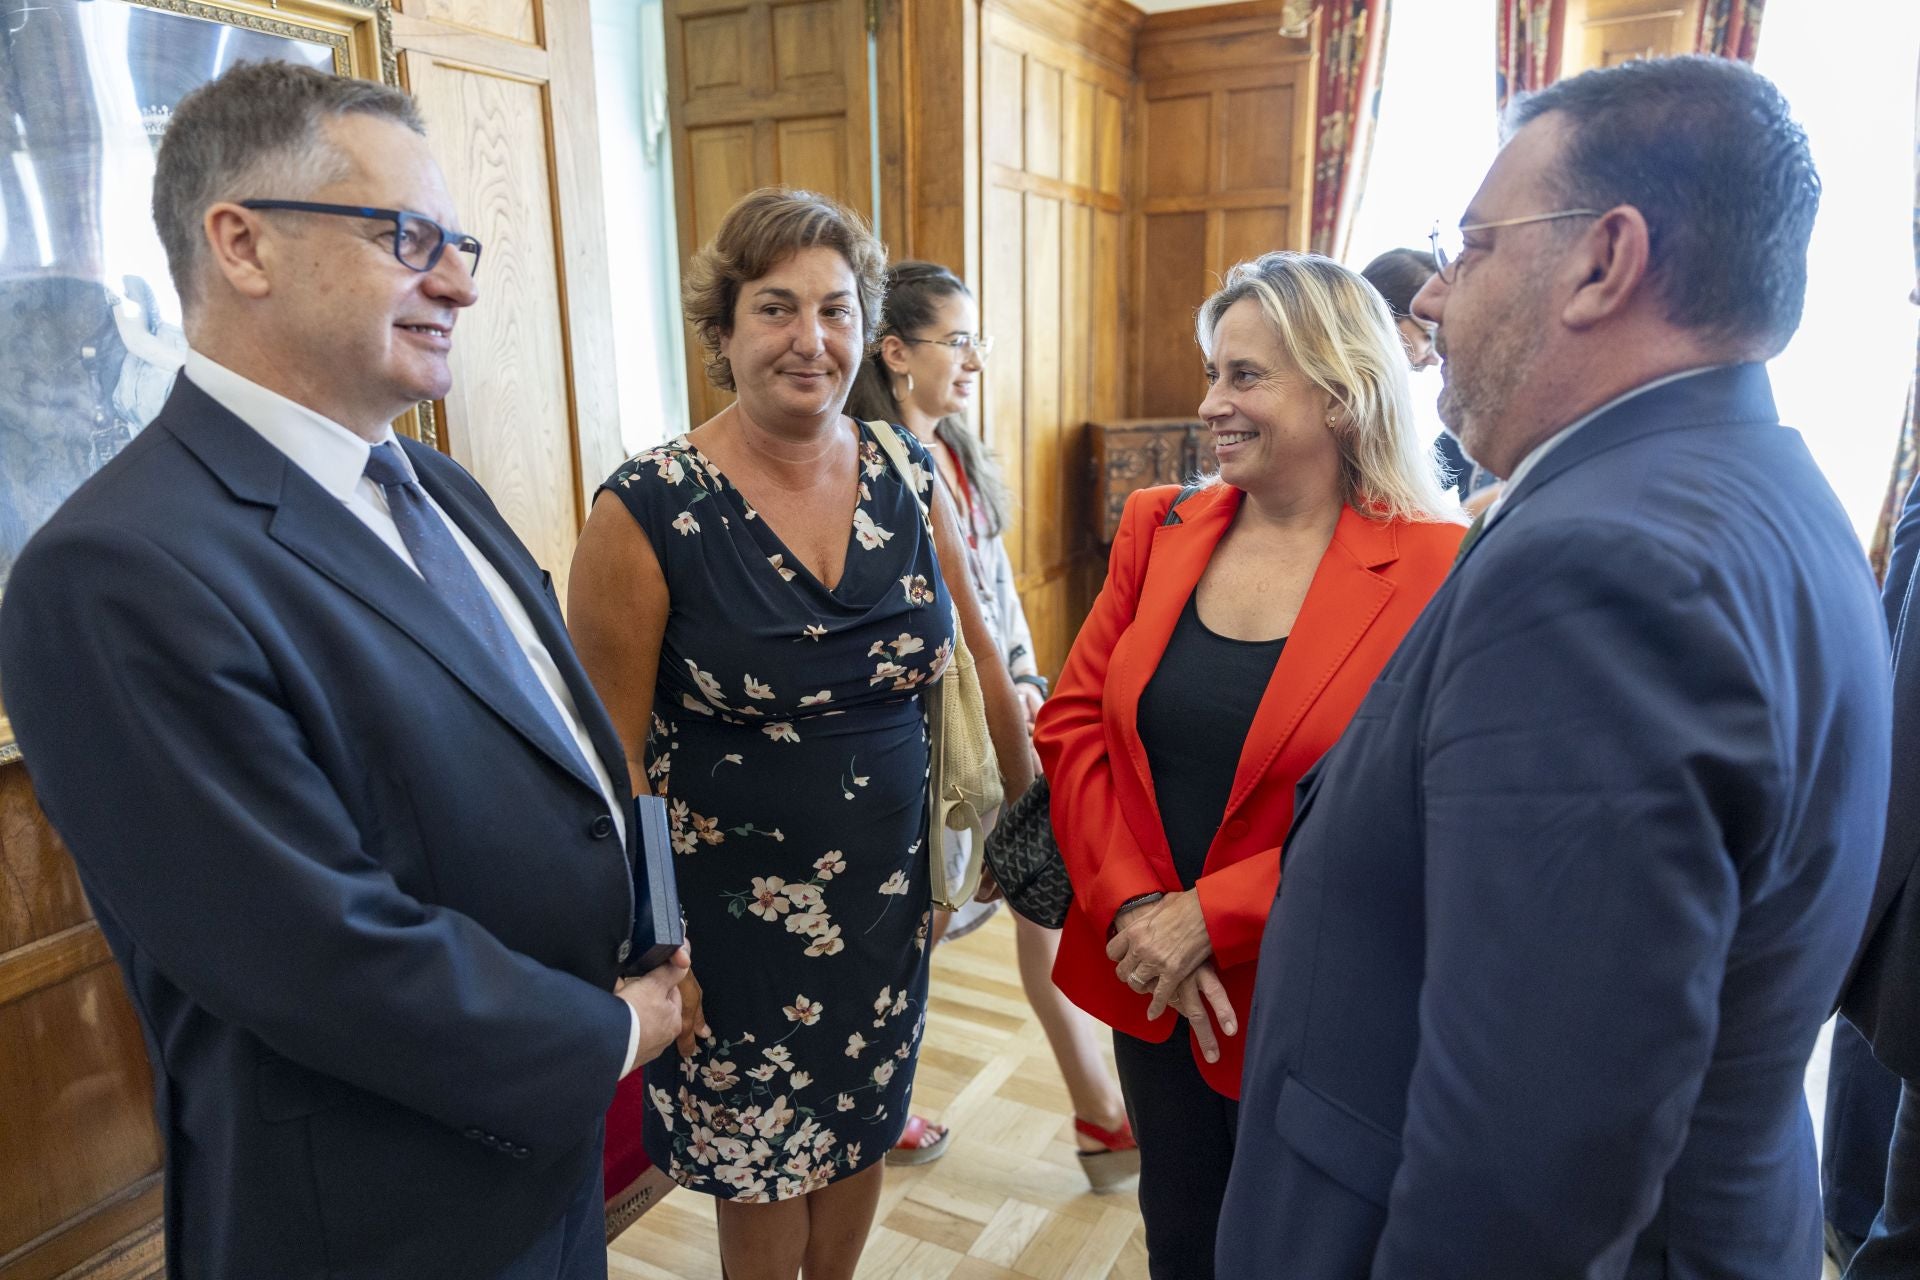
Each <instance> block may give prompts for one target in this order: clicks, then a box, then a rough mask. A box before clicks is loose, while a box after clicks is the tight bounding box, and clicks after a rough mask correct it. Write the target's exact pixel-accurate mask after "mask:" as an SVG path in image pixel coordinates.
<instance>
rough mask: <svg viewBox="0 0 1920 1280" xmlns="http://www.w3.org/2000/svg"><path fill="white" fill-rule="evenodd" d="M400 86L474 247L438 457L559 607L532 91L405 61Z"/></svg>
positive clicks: (541, 181)
mask: <svg viewBox="0 0 1920 1280" xmlns="http://www.w3.org/2000/svg"><path fill="white" fill-rule="evenodd" d="M407 79H408V82H409V84H410V85H411V86H412V89H413V94H414V97H415V98H417V99H418V100H419V102H420V108H421V111H422V112H423V113H424V114H425V116H426V118H427V123H428V128H429V129H431V130H435V132H436V134H437V135H438V136H440V137H443V138H444V137H446V136H447V135H448V134H453V135H454V136H455V137H456V138H457V139H458V142H457V143H456V144H454V145H449V144H447V143H445V142H443V143H442V144H441V146H440V148H439V151H440V161H441V166H442V167H443V168H444V169H445V170H446V171H447V181H448V183H449V185H451V187H452V188H453V198H454V203H455V205H456V206H457V207H458V208H459V209H460V210H461V217H462V218H463V220H464V221H465V223H466V226H467V228H468V229H469V230H470V231H472V232H473V234H475V235H476V236H479V237H480V240H481V243H483V244H485V245H486V246H487V254H486V258H485V269H484V272H483V274H482V276H481V277H480V282H481V289H482V297H483V299H484V305H476V306H475V307H473V308H472V309H471V310H469V311H468V312H467V313H466V314H465V315H463V316H461V317H460V323H459V327H458V328H457V330H456V334H457V340H456V344H455V345H456V347H457V348H458V350H459V352H460V355H461V358H460V359H459V360H457V361H456V362H455V363H454V379H453V389H452V391H450V392H449V393H448V395H447V401H446V406H447V417H448V421H449V424H450V429H449V439H448V441H447V445H448V450H449V452H451V453H452V455H453V456H454V458H455V459H456V460H458V461H459V462H460V463H461V465H463V466H465V467H466V468H467V469H468V470H469V471H471V472H473V473H474V474H475V475H476V476H479V477H480V478H481V480H482V483H484V484H485V485H486V487H487V492H488V493H489V494H490V495H491V496H492V497H493V500H494V503H495V505H497V506H498V507H499V508H500V512H501V514H502V515H504V516H505V517H506V518H507V522H508V523H509V524H511V525H512V526H513V528H514V531H515V532H516V533H518V534H519V535H520V539H521V541H523V542H525V543H526V544H527V547H528V549H529V550H531V551H532V552H533V558H534V559H535V560H537V561H539V562H540V564H541V565H543V566H544V567H546V569H547V571H548V572H549V573H551V574H553V579H554V590H555V591H556V592H557V593H558V594H559V595H560V598H561V599H563V600H564V599H565V598H566V580H567V569H568V566H569V564H570V562H571V561H572V559H573V544H574V540H575V538H577V537H578V536H579V532H580V522H581V520H582V513H581V505H580V481H579V477H578V474H577V471H576V466H577V459H578V457H579V448H578V443H577V441H576V439H575V438H574V436H573V433H572V431H571V430H570V429H569V424H570V422H571V420H572V415H571V414H570V413H569V412H568V403H567V401H568V387H567V361H566V317H565V314H564V311H563V294H562V292H561V283H560V266H559V256H560V250H559V245H558V243H557V241H556V236H555V234H554V233H555V230H556V224H555V220H554V212H555V199H554V192H553V188H552V179H551V175H552V172H553V169H552V157H551V155H550V154H549V149H548V139H549V138H550V137H551V136H552V126H553V121H552V118H551V114H550V107H549V103H548V99H547V93H546V89H545V86H544V85H542V84H540V83H538V82H532V81H527V80H522V79H520V78H518V77H512V76H505V75H501V74H499V73H496V72H492V71H489V70H485V69H481V68H475V67H469V66H465V65H463V64H458V63H450V62H444V61H440V60H438V59H434V58H425V57H421V56H419V55H414V54H409V55H408V58H407ZM530 230H534V231H544V232H545V234H529V231H530ZM530 427H531V428H532V429H530ZM542 428H545V429H542ZM600 478H603V477H596V480H597V479H600Z"/></svg>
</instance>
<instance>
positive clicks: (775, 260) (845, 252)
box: [680, 187, 887, 391]
mask: <svg viewBox="0 0 1920 1280" xmlns="http://www.w3.org/2000/svg"><path fill="white" fill-rule="evenodd" d="M816 246H817V247H820V248H826V249H835V250H838V251H839V253H840V256H841V257H843V258H845V259H846V260H847V265H848V266H849V267H852V268H853V278H854V281H855V284H856V287H857V288H858V289H859V291H860V336H861V341H862V349H863V350H864V349H865V348H867V347H871V346H872V345H873V338H874V333H875V331H876V329H877V328H878V327H879V324H880V304H881V301H882V300H883V298H884V297H885V296H886V287H887V251H886V248H885V247H884V246H883V245H881V243H880V241H879V240H877V239H875V238H874V234H873V232H871V231H869V230H868V229H867V224H866V223H865V222H864V221H862V220H861V218H860V215H859V214H857V213H855V212H853V211H852V210H851V209H849V208H847V207H846V206H845V205H843V204H841V203H840V202H839V201H837V200H831V199H829V198H828V197H826V196H823V195H819V194H817V193H815V192H812V191H796V190H794V189H793V188H791V187H761V188H760V189H759V190H758V191H753V192H749V193H748V194H747V195H745V196H742V197H741V198H740V201H739V203H737V204H735V205H734V206H733V208H731V209H729V210H727V214H726V216H725V217H724V218H722V219H720V229H719V230H718V231H716V232H714V234H713V239H712V240H710V241H708V242H707V244H706V245H705V246H703V247H702V248H701V250H700V252H698V253H696V254H694V255H693V261H692V262H689V263H688V264H687V273H686V278H685V279H684V280H683V281H682V283H681V287H680V305H681V306H682V308H684V310H685V311H686V314H687V323H688V324H690V325H692V326H693V331H694V333H695V334H696V335H697V336H698V337H699V339H700V345H701V347H703V348H705V350H706V353H707V357H706V366H707V380H708V381H709V382H711V383H713V385H714V386H716V387H719V388H720V389H721V390H722V391H732V390H734V385H733V365H732V364H731V363H730V362H729V361H728V360H727V358H726V357H725V356H723V355H721V354H720V340H721V339H722V338H724V337H725V336H726V335H727V334H729V333H731V332H733V308H734V305H735V304H736V303H737V302H739V300H740V287H741V286H742V285H744V284H746V283H747V282H748V281H749V280H758V279H759V278H760V277H761V276H764V275H766V274H767V272H769V271H771V270H773V269H774V267H775V266H777V265H778V264H779V263H780V262H781V261H783V260H784V259H786V258H788V257H790V256H791V255H793V254H795V253H798V252H799V251H800V250H802V249H812V248H815V247H816Z"/></svg>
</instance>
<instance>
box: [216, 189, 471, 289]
mask: <svg viewBox="0 0 1920 1280" xmlns="http://www.w3.org/2000/svg"><path fill="white" fill-rule="evenodd" d="M240 207H241V208H242V209H261V210H274V209H285V210H287V211H289V212H291V213H325V214H331V215H333V216H334V217H338V218H373V219H375V220H385V221H387V222H391V223H392V224H393V256H394V257H395V258H397V259H399V261H400V265H401V266H403V267H407V268H409V269H410V270H413V271H418V272H421V273H422V274H424V273H426V272H428V271H431V270H433V269H434V268H435V267H437V266H439V265H440V256H441V255H442V254H444V253H445V252H446V251H447V246H448V245H452V246H453V247H454V248H455V249H457V250H459V252H460V255H461V256H462V257H463V258H465V259H466V261H467V274H468V275H470V276H473V275H478V274H479V273H480V242H479V241H478V240H476V239H474V238H473V237H472V236H470V235H464V234H462V233H460V232H457V231H451V230H448V229H447V228H446V227H443V226H441V225H440V224H439V223H437V222H435V221H434V220H433V219H432V218H429V217H427V216H426V215H425V214H423V213H410V212H408V211H407V210H405V209H369V208H365V207H363V206H361V205H357V204H315V203H313V202H312V201H311V200H242V201H240Z"/></svg>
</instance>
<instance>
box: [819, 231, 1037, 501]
mask: <svg viewBox="0 0 1920 1280" xmlns="http://www.w3.org/2000/svg"><path fill="white" fill-rule="evenodd" d="M955 294H966V295H967V296H968V297H972V296H973V291H972V290H971V289H969V288H967V285H966V282H965V281H964V280H962V279H961V278H960V277H959V276H956V275H955V274H953V272H951V271H949V270H947V269H946V268H945V267H943V266H940V265H939V264H937V263H932V262H896V263H894V264H893V266H892V267H890V268H889V269H888V271H887V293H886V301H885V302H884V303H883V304H882V306H881V310H880V325H879V328H878V330H877V332H876V333H875V334H874V343H873V345H872V346H871V347H870V348H869V349H868V351H867V358H866V359H865V360H864V361H862V362H861V365H860V374H859V376H858V377H857V378H855V379H854V383H853V391H852V392H851V393H850V394H849V395H848V396H847V412H848V413H849V414H851V415H853V416H854V417H856V418H861V419H865V420H869V421H871V420H874V419H878V420H880V421H882V422H896V423H901V424H903V425H904V424H905V422H906V417H905V415H903V414H902V413H901V411H900V401H899V399H898V398H897V397H896V396H895V395H894V393H893V376H892V375H891V374H890V373H889V372H888V371H887V365H886V361H885V359H884V358H883V357H882V356H881V354H880V343H881V342H882V341H883V340H884V339H886V338H887V337H889V336H893V337H898V338H914V337H919V336H920V335H921V333H922V331H923V330H925V329H927V328H928V327H929V326H931V325H933V324H935V323H936V322H937V316H938V309H939V305H940V301H941V299H943V298H950V297H953V296H954V295H955ZM933 430H934V434H935V435H936V436H938V437H939V438H940V443H941V444H944V445H946V446H947V448H948V449H950V450H952V452H953V456H954V460H955V461H956V462H958V463H959V464H960V470H961V472H962V473H964V474H965V475H966V478H967V483H968V484H969V485H971V486H973V496H974V501H975V502H976V503H977V504H978V505H979V508H980V514H981V515H982V516H983V517H984V518H985V520H986V525H987V532H988V533H989V534H990V535H993V536H998V535H999V534H1000V532H1001V531H1002V530H1004V529H1005V528H1006V525H1007V517H1008V515H1009V514H1010V510H1011V507H1012V499H1011V495H1009V494H1008V493H1007V486H1006V484H1005V483H1004V482H1003V481H1002V480H1001V478H1000V466H999V464H998V463H997V462H996V461H995V460H994V457H993V454H992V453H991V452H990V451H989V450H988V449H987V445H986V441H984V440H982V439H981V438H980V437H979V436H977V435H975V434H974V433H973V432H971V431H969V430H968V429H967V424H966V421H965V420H964V419H961V418H957V417H947V418H942V419H940V421H939V422H938V423H937V424H936V425H935V426H934V429H933Z"/></svg>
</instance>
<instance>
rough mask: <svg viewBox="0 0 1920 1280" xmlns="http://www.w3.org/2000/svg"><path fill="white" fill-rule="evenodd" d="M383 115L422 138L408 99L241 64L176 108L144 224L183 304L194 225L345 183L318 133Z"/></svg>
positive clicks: (193, 254)
mask: <svg viewBox="0 0 1920 1280" xmlns="http://www.w3.org/2000/svg"><path fill="white" fill-rule="evenodd" d="M347 115H370V116H383V117H385V118H387V119H389V120H392V121H394V122H396V123H398V124H403V125H405V126H406V127H407V128H409V129H411V130H413V131H414V132H415V133H417V134H420V135H421V136H422V137H425V136H426V132H427V128H426V126H425V125H424V124H422V123H421V121H420V112H419V110H418V109H417V108H416V107H415V106H414V104H413V99H412V98H410V97H408V96H407V95H406V94H404V93H402V92H401V91H400V90H398V89H394V88H390V87H388V86H387V85H384V84H380V83H379V82H378V81H374V80H355V79H353V78H351V77H349V76H333V75H328V74H327V73H326V72H324V71H316V70H314V69H313V68H312V67H302V66H297V65H295V64H294V63H291V62H241V63H237V64H235V65H234V67H233V68H232V69H231V70H229V71H228V72H227V73H226V74H225V75H223V76H221V77H220V78H219V79H218V80H214V81H211V82H209V83H207V84H204V85H201V86H200V87H199V88H198V89H195V90H194V91H193V92H192V93H189V94H188V95H187V96H186V97H184V98H182V99H181V100H180V105H179V106H178V107H176V108H174V112H173V117H172V119H171V120H170V121H169V122H168V124H167V132H166V134H165V136H164V137H162V138H161V140H160V154H159V156H158V157H157V158H156V159H155V161H154V172H153V223H154V226H155V227H156V228H157V229H158V230H159V232H160V243H161V245H162V246H163V247H165V249H166V251H167V269H168V271H169V272H170V273H171V274H172V276H173V287H174V289H175V290H176V291H177V292H178V293H179V294H180V300H181V302H182V303H183V304H185V305H188V306H191V305H192V304H193V303H194V302H195V301H197V295H198V292H199V279H198V271H199V261H200V252H201V250H202V248H203V247H204V243H203V242H204V239H205V237H204V235H203V233H202V231H201V229H200V224H201V222H202V221H203V220H204V219H205V218H206V216H207V209H208V208H209V207H210V206H212V205H215V204H218V203H219V202H221V201H223V200H248V199H271V200H288V199H295V200H297V199H300V198H303V197H305V196H307V195H309V194H311V193H312V192H313V191H315V190H317V189H319V188H320V187H324V186H326V185H327V184H328V183H329V182H336V181H338V180H339V179H340V178H342V177H344V176H345V166H346V160H345V158H344V157H343V156H342V155H341V154H340V153H339V152H337V151H335V150H334V148H333V147H332V146H330V145H328V142H327V138H326V135H325V134H324V133H323V132H321V126H322V125H323V124H324V123H325V122H326V121H327V120H329V119H331V118H333V117H336V116H347Z"/></svg>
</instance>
